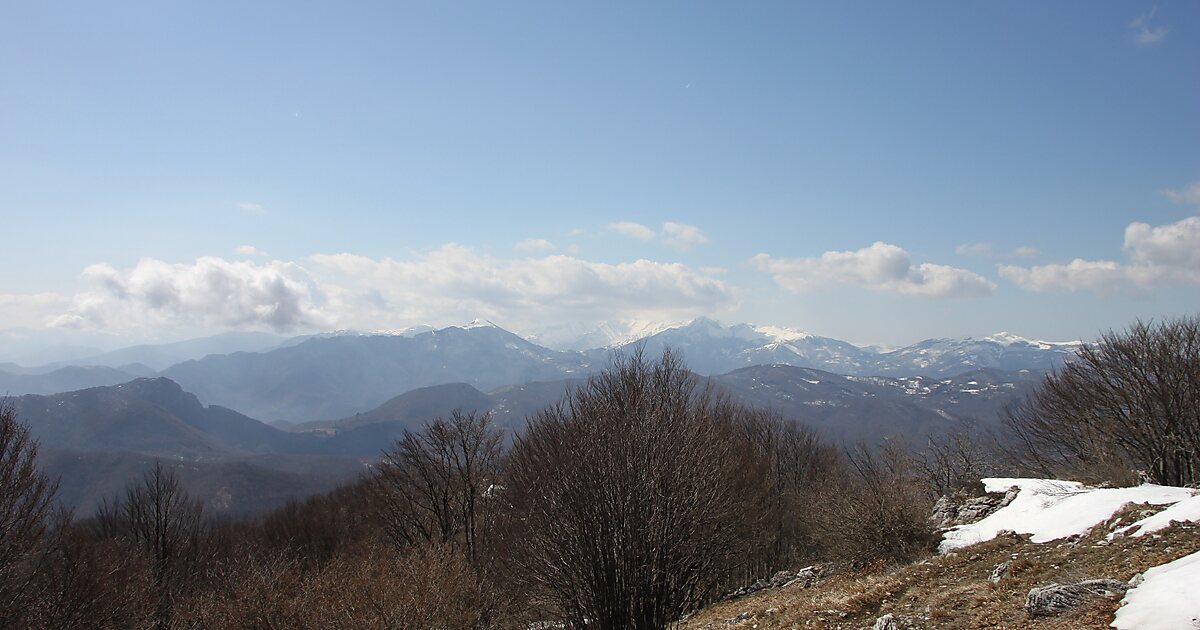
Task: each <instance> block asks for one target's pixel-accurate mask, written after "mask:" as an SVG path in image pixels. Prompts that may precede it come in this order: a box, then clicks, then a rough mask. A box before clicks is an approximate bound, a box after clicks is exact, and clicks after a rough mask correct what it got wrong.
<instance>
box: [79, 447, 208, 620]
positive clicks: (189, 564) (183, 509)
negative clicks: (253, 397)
mask: <svg viewBox="0 0 1200 630" xmlns="http://www.w3.org/2000/svg"><path fill="white" fill-rule="evenodd" d="M203 516H204V506H203V504H202V503H201V502H200V501H198V500H194V499H192V498H191V497H190V496H188V494H187V492H186V491H185V490H184V489H183V487H182V486H181V485H180V484H179V479H178V478H177V477H176V476H175V473H174V472H172V471H171V470H170V469H168V468H166V467H164V466H163V465H162V462H160V461H157V460H156V461H155V462H154V467H153V468H151V469H150V470H149V471H148V472H147V473H146V474H145V475H144V476H143V477H142V478H141V479H140V480H136V481H134V482H131V483H130V484H129V486H128V487H126V489H125V493H124V495H122V496H119V497H116V498H114V499H112V500H108V501H105V502H104V503H103V504H102V505H101V506H100V509H99V510H98V511H97V513H96V517H95V519H94V520H93V528H94V531H95V532H96V533H97V534H98V535H99V536H100V537H101V538H105V539H114V540H121V541H125V542H128V543H131V544H132V545H133V546H134V547H135V548H137V549H138V550H139V551H140V552H141V553H142V555H143V557H144V558H145V559H146V562H147V563H148V565H149V570H150V576H151V581H152V584H153V587H154V593H155V597H156V601H157V619H158V625H159V627H167V626H169V625H170V623H171V615H172V612H173V606H174V603H173V602H174V599H175V598H176V597H177V596H178V595H179V592H180V591H181V590H183V589H186V588H187V587H189V586H190V585H191V582H192V580H193V578H194V577H195V575H196V574H197V572H198V570H199V568H200V566H201V560H202V559H201V556H200V554H201V552H202V548H201V541H202V533H203V530H204V520H203Z"/></svg>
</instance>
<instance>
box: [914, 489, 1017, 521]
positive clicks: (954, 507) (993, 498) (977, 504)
mask: <svg viewBox="0 0 1200 630" xmlns="http://www.w3.org/2000/svg"><path fill="white" fill-rule="evenodd" d="M1019 491H1020V488H1018V487H1016V486H1013V487H1011V488H1009V489H1008V491H1006V492H1005V493H1004V494H1000V493H999V492H991V493H988V494H985V495H983V496H981V497H968V496H967V494H966V493H964V492H955V493H954V494H948V495H945V496H943V497H941V498H940V499H938V500H937V503H935V504H934V505H933V513H932V514H931V515H930V520H932V521H933V523H934V525H935V526H936V527H937V528H938V529H949V528H951V527H954V526H956V525H968V524H970V523H974V522H977V521H980V520H982V519H984V518H987V517H988V516H990V515H991V514H992V513H993V512H995V511H996V510H999V509H1000V508H1002V507H1004V506H1006V505H1008V504H1009V503H1012V502H1013V499H1015V498H1017V493H1018V492H1019Z"/></svg>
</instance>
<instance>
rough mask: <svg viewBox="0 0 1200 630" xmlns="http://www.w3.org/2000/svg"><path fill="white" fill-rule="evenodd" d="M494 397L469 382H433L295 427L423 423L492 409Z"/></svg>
mask: <svg viewBox="0 0 1200 630" xmlns="http://www.w3.org/2000/svg"><path fill="white" fill-rule="evenodd" d="M491 406H492V399H491V398H489V397H488V396H487V394H484V393H483V392H481V391H479V390H478V389H475V388H474V387H471V386H470V385H468V384H466V383H447V384H445V385H431V386H429V387H419V388H417V389H414V390H411V391H407V392H404V393H403V394H400V395H399V396H396V397H395V398H392V399H391V400H388V401H387V402H385V403H383V404H382V405H380V406H378V407H376V408H374V409H372V410H370V411H367V412H364V413H358V414H355V415H353V416H350V417H348V418H341V419H339V420H333V421H319V422H306V423H304V424H300V425H297V426H296V427H294V429H293V430H295V431H312V430H317V429H336V430H337V431H338V432H344V431H348V430H350V429H353V428H356V427H361V426H365V425H369V424H377V423H380V422H399V423H403V424H408V425H413V424H414V423H415V426H419V425H420V424H421V423H423V422H425V421H427V420H430V419H432V418H436V417H439V416H443V417H444V416H448V415H450V413H451V412H452V411H453V410H455V409H462V410H463V411H474V410H485V411H486V410H488V409H490V408H491Z"/></svg>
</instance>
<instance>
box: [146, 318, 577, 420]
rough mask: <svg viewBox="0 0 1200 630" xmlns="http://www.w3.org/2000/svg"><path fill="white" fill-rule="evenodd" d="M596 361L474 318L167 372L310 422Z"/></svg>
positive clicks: (214, 396)
mask: <svg viewBox="0 0 1200 630" xmlns="http://www.w3.org/2000/svg"><path fill="white" fill-rule="evenodd" d="M590 369H592V368H591V365H590V362H589V361H588V360H586V359H585V358H584V357H583V356H582V355H579V354H575V353H564V352H556V351H553V350H550V349H548V348H543V347H541V346H538V345H535V344H532V343H529V342H528V341H525V340H524V339H521V338H520V337H518V336H516V335H514V334H512V333H510V332H507V331H505V330H502V329H500V328H497V327H494V326H475V327H470V328H457V327H451V328H445V329H442V330H437V331H431V332H426V333H422V334H418V335H415V336H411V337H405V336H399V335H360V336H338V337H328V338H313V339H309V340H307V341H305V342H303V343H301V344H298V345H295V346H290V347H284V348H279V349H276V350H272V351H270V352H264V353H258V354H252V353H245V352H238V353H234V354H229V355H217V356H209V357H205V358H204V359H201V360H198V361H188V362H185V363H181V364H178V365H175V366H172V367H170V368H168V369H167V370H165V371H164V372H163V374H164V375H165V376H168V377H170V378H171V379H173V380H175V381H176V382H178V383H179V384H180V385H182V386H183V387H184V389H187V390H188V391H191V392H194V393H195V394H196V395H197V396H199V397H200V399H201V400H204V401H205V402H208V403H212V404H220V405H223V406H226V407H230V408H232V409H236V410H238V411H239V412H242V413H245V414H248V415H251V416H254V417H257V418H264V419H267V420H271V421H274V420H287V421H291V422H304V421H314V420H327V419H329V418H338V417H346V416H350V415H352V414H355V413H359V412H364V411H368V410H370V409H373V408H375V407H377V406H379V405H380V404H382V403H383V402H384V401H387V400H389V399H391V398H393V397H394V396H396V394H397V392H404V391H408V390H412V389H415V388H418V387H426V386H430V385H440V384H444V383H453V382H464V383H468V384H470V385H472V386H473V387H476V388H478V389H484V390H486V389H492V388H496V387H500V386H502V385H508V384H512V383H523V382H527V381H534V380H549V379H555V378H562V377H563V376H565V375H569V374H576V373H583V372H586V371H588V370H590Z"/></svg>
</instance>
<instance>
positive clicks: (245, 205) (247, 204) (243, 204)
mask: <svg viewBox="0 0 1200 630" xmlns="http://www.w3.org/2000/svg"><path fill="white" fill-rule="evenodd" d="M237 207H238V208H240V209H242V210H245V211H246V212H253V213H255V214H262V213H264V212H266V211H267V208H266V206H264V205H262V204H261V203H255V202H253V201H239V202H238V203H237Z"/></svg>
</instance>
